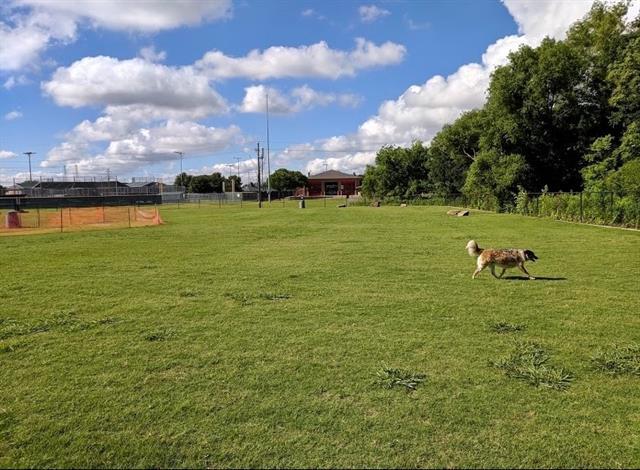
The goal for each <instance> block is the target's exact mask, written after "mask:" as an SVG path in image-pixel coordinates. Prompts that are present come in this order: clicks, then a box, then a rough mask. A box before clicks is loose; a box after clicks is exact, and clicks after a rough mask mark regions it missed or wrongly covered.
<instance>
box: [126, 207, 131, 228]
mask: <svg viewBox="0 0 640 470" xmlns="http://www.w3.org/2000/svg"><path fill="white" fill-rule="evenodd" d="M127 216H128V217H129V228H131V207H127Z"/></svg>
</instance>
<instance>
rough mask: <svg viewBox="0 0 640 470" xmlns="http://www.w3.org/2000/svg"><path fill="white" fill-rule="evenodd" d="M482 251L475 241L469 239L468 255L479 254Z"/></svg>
mask: <svg viewBox="0 0 640 470" xmlns="http://www.w3.org/2000/svg"><path fill="white" fill-rule="evenodd" d="M482 251H483V250H482V248H480V247H479V246H478V244H477V243H476V242H475V241H473V240H469V243H467V253H469V256H480V254H481V253H482Z"/></svg>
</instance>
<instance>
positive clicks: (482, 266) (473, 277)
mask: <svg viewBox="0 0 640 470" xmlns="http://www.w3.org/2000/svg"><path fill="white" fill-rule="evenodd" d="M486 267H487V266H486V265H485V264H482V262H481V261H480V258H478V267H477V268H476V270H475V271H474V272H473V276H471V279H475V278H476V276H477V275H478V274H480V271H482V270H483V269H484V268H486Z"/></svg>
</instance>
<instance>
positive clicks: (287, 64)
mask: <svg viewBox="0 0 640 470" xmlns="http://www.w3.org/2000/svg"><path fill="white" fill-rule="evenodd" d="M405 54H406V48H405V47H404V46H403V45H401V44H396V43H394V42H391V41H387V42H385V43H383V44H380V45H377V44H374V43H373V42H371V41H367V40H365V39H363V38H357V39H356V45H355V48H354V49H353V50H351V51H343V50H337V49H331V48H330V47H329V45H328V44H327V43H326V42H325V41H320V42H318V43H316V44H312V45H310V46H299V47H286V46H274V47H270V48H268V49H265V50H264V51H260V50H252V51H251V52H249V53H248V54H247V55H246V56H244V57H230V56H227V55H225V54H224V53H223V52H221V51H210V52H207V53H206V54H205V55H204V57H203V58H202V59H201V60H199V61H198V62H196V64H195V67H196V68H197V69H198V70H200V71H201V72H202V73H204V74H206V75H207V76H208V77H210V78H212V79H227V78H237V77H244V78H250V79H255V80H265V79H268V78H287V77H294V78H300V77H318V78H330V79H337V78H339V77H343V76H349V77H352V76H354V75H356V73H357V72H358V71H360V70H363V69H368V68H373V67H381V66H386V65H394V64H398V63H400V62H402V60H403V59H404V56H405Z"/></svg>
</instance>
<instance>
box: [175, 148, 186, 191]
mask: <svg viewBox="0 0 640 470" xmlns="http://www.w3.org/2000/svg"><path fill="white" fill-rule="evenodd" d="M173 153H175V154H177V155H180V186H182V187H184V173H183V172H182V157H183V156H184V152H180V151H179V150H176V151H175V152H173Z"/></svg>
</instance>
